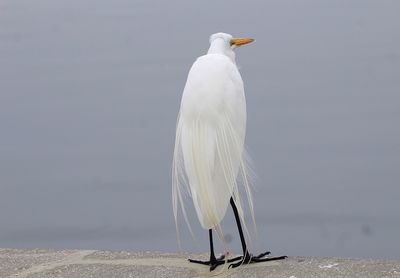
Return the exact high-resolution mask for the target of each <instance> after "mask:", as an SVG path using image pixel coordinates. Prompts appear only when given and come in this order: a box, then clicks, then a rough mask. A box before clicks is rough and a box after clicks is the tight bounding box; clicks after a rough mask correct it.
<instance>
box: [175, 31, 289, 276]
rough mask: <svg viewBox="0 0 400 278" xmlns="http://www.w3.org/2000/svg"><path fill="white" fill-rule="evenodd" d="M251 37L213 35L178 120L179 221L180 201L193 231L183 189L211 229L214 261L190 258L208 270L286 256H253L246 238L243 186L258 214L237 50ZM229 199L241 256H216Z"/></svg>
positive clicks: (189, 84) (191, 75)
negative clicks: (247, 154) (249, 166)
mask: <svg viewBox="0 0 400 278" xmlns="http://www.w3.org/2000/svg"><path fill="white" fill-rule="evenodd" d="M252 41H253V39H250V38H233V37H232V36H231V35H229V34H225V33H216V34H213V35H211V37H210V48H209V50H208V53H207V54H206V55H203V56H200V57H199V58H197V60H196V61H195V62H194V64H193V66H192V68H191V69H190V71H189V75H188V78H187V81H186V85H185V88H184V91H183V95H182V100H181V106H180V111H179V116H178V120H177V127H176V138H175V150H174V159H173V167H172V168H173V169H172V200H173V201H172V202H173V211H174V217H175V222H176V225H177V229H178V224H177V217H178V203H179V204H180V206H181V208H182V214H183V216H184V218H185V221H186V222H187V224H188V227H189V230H190V231H191V232H192V230H191V226H190V224H189V221H188V217H187V214H186V211H185V208H184V204H183V193H184V192H183V191H186V192H187V193H188V194H189V196H191V197H192V199H193V203H194V207H195V209H196V213H197V216H198V218H199V221H200V224H201V226H202V227H203V228H204V229H208V231H209V240H210V260H209V261H197V260H190V259H189V261H190V262H193V263H201V264H206V265H209V266H210V271H211V270H213V269H215V268H216V267H217V266H218V265H221V264H224V263H225V262H235V263H232V264H231V265H230V267H237V266H239V265H241V264H243V263H254V262H264V261H270V260H279V259H284V258H285V256H282V257H265V256H266V255H268V254H270V252H266V253H262V254H260V255H259V256H252V255H251V254H250V253H249V251H248V250H247V245H246V240H245V234H246V235H248V232H247V227H246V224H245V223H246V222H245V221H244V213H243V208H242V202H241V200H240V194H239V186H243V188H244V191H245V192H246V195H247V199H248V204H249V208H250V212H251V215H252V217H253V221H254V213H253V201H252V196H251V192H250V188H249V182H248V170H247V165H246V159H245V151H244V138H245V132H246V100H245V95H244V88H243V81H242V77H241V75H240V73H239V70H238V68H237V66H236V61H235V53H234V51H233V50H234V49H235V48H236V47H239V46H241V45H245V44H248V43H251V42H252ZM238 179H239V180H240V181H238ZM229 203H230V204H231V206H232V209H233V212H234V215H235V219H236V223H237V226H238V230H239V235H240V240H241V243H242V249H243V256H240V257H236V258H232V259H229V260H227V259H225V256H222V257H220V258H218V259H217V258H216V257H215V254H214V246H213V238H212V229H214V230H215V231H216V232H217V235H218V236H219V238H220V239H222V240H223V234H222V231H221V226H220V222H221V220H222V218H223V217H224V215H225V213H226V210H227V208H228V206H229ZM254 223H255V222H254ZM242 225H243V226H242ZM242 227H243V228H242Z"/></svg>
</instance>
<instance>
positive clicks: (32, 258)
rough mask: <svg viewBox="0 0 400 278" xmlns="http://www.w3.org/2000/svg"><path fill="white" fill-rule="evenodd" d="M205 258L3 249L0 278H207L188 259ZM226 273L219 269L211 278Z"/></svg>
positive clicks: (293, 273) (356, 271) (347, 271)
mask: <svg viewBox="0 0 400 278" xmlns="http://www.w3.org/2000/svg"><path fill="white" fill-rule="evenodd" d="M188 257H192V258H206V255H205V254H200V255H199V254H185V253H180V254H175V253H160V252H125V251H120V252H115V251H114V252H110V251H94V250H92V251H91V250H40V249H35V250H16V249H0V277H41V278H42V277H44V278H45V277H207V276H208V277H209V276H210V273H209V271H208V268H207V267H205V266H201V265H195V264H190V263H188V262H187V260H186V258H188ZM221 270H223V268H222V267H220V268H218V269H217V270H216V272H213V274H217V273H218V272H219V271H221ZM219 276H220V277H287V278H300V277H400V262H397V261H376V260H366V259H340V258H313V257H289V258H288V259H287V260H284V261H272V262H266V263H259V264H253V265H247V266H243V267H241V268H238V269H234V270H227V271H223V272H222V273H220V275H219Z"/></svg>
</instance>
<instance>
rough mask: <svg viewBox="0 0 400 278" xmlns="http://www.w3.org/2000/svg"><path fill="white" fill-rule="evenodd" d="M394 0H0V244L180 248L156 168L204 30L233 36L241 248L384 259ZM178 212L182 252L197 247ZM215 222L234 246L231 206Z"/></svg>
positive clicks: (161, 164)
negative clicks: (238, 76) (243, 155)
mask: <svg viewBox="0 0 400 278" xmlns="http://www.w3.org/2000/svg"><path fill="white" fill-rule="evenodd" d="M399 11H400V2H399V1H367V0H359V1H282V0H276V1H257V2H252V1H209V2H206V1H196V2H195V1H148V0H146V1H131V0H115V1H105V0H102V1H94V0H92V1H82V0H70V1H55V0H37V1H28V0H25V1H23V0H19V1H16V0H3V1H1V2H0V132H1V134H0V246H1V247H19V248H22V247H23V248H33V247H42V248H49V247H51V248H89V249H128V250H162V251H176V250H178V246H177V241H176V234H175V227H174V223H173V218H172V211H171V201H170V199H171V197H170V196H171V193H170V188H171V185H170V164H171V158H172V150H173V143H174V142H173V140H174V128H175V120H176V115H177V111H178V109H179V101H180V96H181V92H182V89H183V86H184V83H185V79H186V75H187V72H188V70H189V68H190V66H191V64H192V63H193V61H194V59H195V58H196V57H197V56H199V55H202V54H203V53H205V52H206V51H207V48H208V37H209V35H210V34H212V33H215V32H219V31H224V32H228V33H231V34H233V35H236V36H249V37H253V38H255V39H256V40H257V41H256V42H255V43H253V44H251V45H249V46H246V47H243V48H240V49H238V50H237V58H238V64H239V65H240V67H241V71H242V76H243V79H244V82H245V88H246V92H247V101H248V136H247V145H248V146H249V149H250V153H251V155H252V157H253V160H254V165H255V171H256V173H257V175H258V178H257V180H256V187H257V188H256V194H255V205H256V207H255V210H256V217H257V220H258V227H259V237H258V239H255V240H254V242H253V251H254V252H258V251H264V249H265V250H271V251H273V252H274V253H275V254H286V255H316V256H345V257H373V258H394V259H399V258H400V255H399V250H400V240H399V236H398V235H399V234H400V219H399V209H400V204H399V197H400V188H399V181H400V171H399V170H400V169H399V166H400V144H399V142H400V128H399V123H398V121H399V118H400V109H399V108H400V107H399V106H400V105H399V101H400V96H399V88H400V36H399V34H400V17H399ZM191 216H192V217H193V219H192V224H193V225H194V229H195V230H196V239H195V240H193V239H191V238H190V235H189V234H188V232H187V231H186V230H185V228H184V226H182V231H183V235H182V249H183V250H188V251H204V252H206V251H208V243H207V234H206V232H205V231H202V230H201V228H200V227H199V225H198V223H197V219H196V218H195V215H194V214H193V211H192V213H191ZM224 231H225V233H226V234H227V239H228V241H229V242H230V243H229V247H230V248H231V249H232V250H233V251H236V252H238V251H240V245H239V240H238V236H237V233H236V229H235V226H234V222H233V219H232V215H231V213H230V212H229V213H228V215H227V217H226V219H225V220H224Z"/></svg>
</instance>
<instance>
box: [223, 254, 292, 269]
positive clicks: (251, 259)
mask: <svg viewBox="0 0 400 278" xmlns="http://www.w3.org/2000/svg"><path fill="white" fill-rule="evenodd" d="M269 254H271V252H265V253H261V254H260V255H258V256H253V255H252V254H250V253H248V252H246V255H245V256H244V257H243V256H240V261H239V262H237V263H234V264H231V265H229V268H235V267H238V266H241V265H243V264H251V263H261V262H268V261H277V260H284V259H286V258H287V256H280V257H266V258H264V257H265V256H267V255H269Z"/></svg>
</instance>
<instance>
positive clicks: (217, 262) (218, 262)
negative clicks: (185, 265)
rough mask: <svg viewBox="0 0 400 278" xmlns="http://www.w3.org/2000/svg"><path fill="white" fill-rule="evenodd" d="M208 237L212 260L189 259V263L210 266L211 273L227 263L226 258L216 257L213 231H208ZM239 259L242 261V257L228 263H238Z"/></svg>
mask: <svg viewBox="0 0 400 278" xmlns="http://www.w3.org/2000/svg"><path fill="white" fill-rule="evenodd" d="M208 235H209V239H210V260H209V261H199V260H192V259H189V262H191V263H197V264H204V265H209V266H210V271H213V270H214V269H215V268H217V266H219V265H221V264H224V263H225V256H224V255H222V256H221V257H219V258H216V257H215V253H214V243H213V236H212V230H211V229H209V230H208ZM239 259H241V257H237V258H233V259H229V260H227V262H228V263H231V262H234V261H237V260H239Z"/></svg>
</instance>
